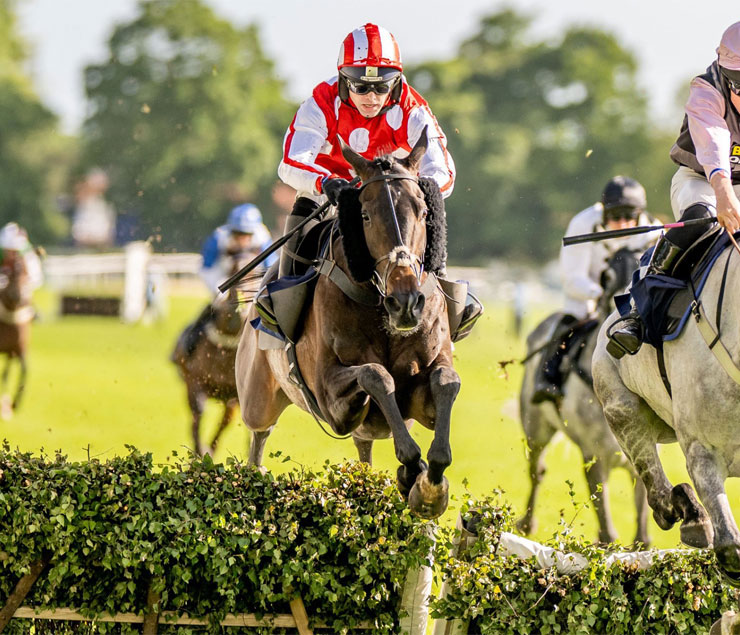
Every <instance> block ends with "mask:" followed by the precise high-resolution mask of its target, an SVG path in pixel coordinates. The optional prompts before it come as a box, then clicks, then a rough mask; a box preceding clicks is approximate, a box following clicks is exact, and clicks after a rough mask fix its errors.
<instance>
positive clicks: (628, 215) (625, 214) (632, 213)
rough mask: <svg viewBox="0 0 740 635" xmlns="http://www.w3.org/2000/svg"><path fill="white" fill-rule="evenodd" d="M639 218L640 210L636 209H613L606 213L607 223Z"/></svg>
mask: <svg viewBox="0 0 740 635" xmlns="http://www.w3.org/2000/svg"><path fill="white" fill-rule="evenodd" d="M639 217H640V210H639V209H637V208H636V207H613V208H612V209H608V210H606V211H605V212H604V218H605V219H606V220H607V221H610V220H614V221H619V220H637V219H638V218H639Z"/></svg>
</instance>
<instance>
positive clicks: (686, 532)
mask: <svg viewBox="0 0 740 635" xmlns="http://www.w3.org/2000/svg"><path fill="white" fill-rule="evenodd" d="M713 541H714V529H713V528H712V523H711V522H710V521H709V519H708V518H707V519H704V520H686V521H684V522H683V523H681V542H682V543H683V544H685V545H688V546H689V547H696V548H697V549H706V548H707V547H711V546H712V542H713Z"/></svg>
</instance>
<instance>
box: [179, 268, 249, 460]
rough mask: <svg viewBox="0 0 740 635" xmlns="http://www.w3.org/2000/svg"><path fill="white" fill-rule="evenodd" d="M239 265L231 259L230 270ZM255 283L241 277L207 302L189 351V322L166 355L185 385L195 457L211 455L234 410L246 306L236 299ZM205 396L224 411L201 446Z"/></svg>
mask: <svg viewBox="0 0 740 635" xmlns="http://www.w3.org/2000/svg"><path fill="white" fill-rule="evenodd" d="M240 264H241V263H236V262H235V264H234V271H236V270H238V269H239V266H240ZM257 283H258V280H257V279H254V278H252V279H250V280H245V281H244V282H243V283H242V285H241V286H240V287H236V286H235V287H232V288H231V289H230V290H229V292H228V293H227V294H223V295H220V296H219V297H217V298H216V299H215V300H214V301H213V302H212V303H211V305H210V318H209V319H208V321H207V322H206V324H205V326H204V328H203V333H202V335H201V336H200V337H199V338H198V340H197V342H196V344H195V348H194V349H193V350H192V352H189V351H188V350H187V348H188V346H187V343H186V340H187V337H186V336H187V333H188V331H189V329H190V328H191V327H192V325H189V326H188V327H186V328H185V330H184V331H183V332H182V333H181V334H180V337H179V338H178V340H177V344H176V346H175V350H174V351H173V352H172V355H171V356H170V359H171V360H172V361H173V362H174V363H175V364H177V366H178V369H179V371H180V375H181V376H182V378H183V380H184V381H185V385H186V387H187V393H188V406H189V407H190V412H191V415H192V420H191V428H192V434H193V444H194V450H195V452H196V453H197V454H198V455H199V456H202V455H203V454H204V452H207V453H208V454H211V455H212V454H213V453H214V452H215V450H216V446H217V445H218V441H219V438H220V437H221V434H222V433H223V431H224V430H225V429H226V426H228V424H229V422H230V421H231V419H232V418H233V416H234V413H235V411H236V408H237V405H238V400H237V392H236V380H235V378H234V361H235V358H236V348H237V345H238V343H239V336H240V335H241V331H242V327H243V326H244V322H245V320H246V316H247V308H248V306H249V304H248V303H247V302H246V301H245V300H244V299H242V298H240V294H241V293H246V294H249V293H250V292H251V293H254V291H255V290H256V286H257ZM248 288H251V291H249V290H248ZM209 397H210V398H212V399H216V400H218V401H220V402H221V403H223V406H224V412H223V416H222V417H221V422H220V423H219V426H218V429H217V430H216V433H215V435H214V436H213V439H212V440H211V442H210V444H208V447H205V445H204V443H203V441H202V440H201V435H200V423H201V419H202V417H203V410H204V408H205V404H206V400H207V399H208V398H209Z"/></svg>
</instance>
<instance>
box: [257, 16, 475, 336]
mask: <svg viewBox="0 0 740 635" xmlns="http://www.w3.org/2000/svg"><path fill="white" fill-rule="evenodd" d="M337 71H338V73H337V75H336V76H335V77H332V78H330V79H328V80H326V81H324V82H321V83H320V84H319V85H318V86H316V87H315V88H314V90H313V93H312V94H311V96H310V97H309V98H308V99H306V101H304V102H303V103H302V104H301V106H300V107H299V108H298V112H297V113H296V115H295V117H294V118H293V121H292V123H291V124H290V126H289V128H288V130H287V131H286V134H285V141H284V144H283V158H282V161H281V162H280V166H279V168H278V174H279V176H280V178H281V179H282V180H283V181H284V182H285V183H287V184H288V185H290V186H291V187H293V188H294V189H295V190H296V191H297V196H296V201H295V205H294V207H293V210H292V212H291V215H290V216H289V217H288V219H287V221H286V224H285V233H286V234H287V233H288V232H290V231H291V230H293V228H295V227H296V226H297V225H298V224H299V223H301V222H302V221H303V220H304V219H305V218H306V217H307V216H309V215H310V214H311V213H312V212H314V211H315V210H316V209H317V208H318V207H319V206H320V205H321V204H322V203H325V202H326V201H327V200H329V201H330V202H331V203H332V205H336V203H337V199H338V196H339V193H340V192H341V191H342V190H343V189H345V188H348V187H350V183H349V181H350V180H351V179H352V177H353V176H354V173H353V171H352V169H351V167H350V165H349V164H348V163H347V161H346V160H345V159H344V157H343V156H342V152H341V147H340V142H339V139H340V138H341V139H342V140H344V142H345V143H347V144H349V146H350V147H351V148H352V149H353V150H355V151H356V152H358V153H360V154H361V155H362V156H363V157H365V158H366V159H375V158H376V157H377V156H380V155H382V154H386V153H393V154H394V155H397V156H399V157H404V156H406V155H408V153H409V152H410V151H411V148H412V147H413V146H414V145H415V144H416V142H417V141H418V140H419V138H420V136H421V134H422V132H423V131H424V130H425V129H426V130H427V136H428V139H429V145H428V148H427V151H426V153H425V155H424V157H423V159H422V161H421V165H420V168H419V176H421V177H430V178H431V179H433V180H434V182H436V184H437V186H438V187H439V190H440V192H441V195H442V197H443V198H446V197H447V196H449V195H450V194H451V193H452V189H453V187H454V183H455V164H454V162H453V160H452V157H451V156H450V153H449V152H448V151H447V139H446V137H445V134H444V132H443V131H442V129H441V128H440V126H439V123H438V122H437V119H436V118H435V116H434V115H433V114H432V111H431V110H430V108H429V105H428V104H427V102H426V101H425V100H424V98H423V97H422V96H421V95H420V94H419V93H418V92H416V91H415V90H414V89H413V88H412V87H411V86H409V84H408V83H407V81H406V78H405V77H404V75H403V64H402V62H401V54H400V51H399V48H398V44H397V43H396V40H395V38H394V37H393V35H392V34H391V33H389V32H388V31H387V30H386V29H384V28H383V27H381V26H378V25H376V24H365V25H363V26H361V27H359V28H357V29H355V30H354V31H352V32H351V33H350V34H349V35H347V37H346V38H345V39H344V41H343V42H342V44H341V46H340V49H339V58H338V61H337ZM313 224H314V225H315V224H316V222H314V223H313ZM309 229H310V225H309V226H304V228H303V231H302V232H298V233H295V234H293V235H292V236H291V238H290V239H289V240H288V242H287V243H286V244H285V245H284V246H283V248H282V249H281V252H280V269H279V276H280V277H284V276H288V275H293V274H296V273H297V271H296V261H295V258H294V256H295V255H296V250H297V249H298V245H299V243H300V241H301V239H302V237H303V235H305V233H306V232H307V231H308V230H309ZM265 301H267V297H266V296H263V295H260V296H259V297H258V298H257V300H256V302H257V303H258V305H259V304H260V303H262V302H265ZM264 310H265V311H267V312H268V313H269V312H270V307H269V306H264ZM482 310H483V307H482V306H481V305H480V303H478V301H477V300H476V299H475V297H474V296H472V294H469V295H468V298H467V302H466V307H465V314H464V315H463V319H462V322H461V325H460V327H458V329H457V336H458V337H457V339H460V338H461V337H462V336H463V335H467V333H468V332H469V331H470V329H471V328H472V326H473V323H474V322H475V321H476V320H477V318H478V317H479V316H480V314H481V313H482Z"/></svg>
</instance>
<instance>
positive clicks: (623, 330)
mask: <svg viewBox="0 0 740 635" xmlns="http://www.w3.org/2000/svg"><path fill="white" fill-rule="evenodd" d="M683 252H684V249H682V248H680V247H677V246H676V245H674V244H673V243H672V242H671V241H670V240H669V239H668V238H667V237H666V236H665V234H664V235H662V236H661V237H660V239H659V240H658V242H657V244H656V245H655V249H654V250H653V255H652V256H651V258H650V263H649V264H648V266H647V271H646V273H645V275H648V276H649V275H664V276H669V275H671V274H672V273H673V267H674V266H675V264H676V262H677V261H678V259H679V257H680V256H681V254H682V253H683ZM615 327H617V328H615ZM607 334H608V336H609V343H608V344H607V345H606V350H607V352H608V353H609V354H610V355H611V356H612V357H614V359H621V358H622V357H623V356H624V354H625V353H628V354H629V355H634V354H635V353H637V351H639V350H640V347H641V346H642V340H643V337H644V325H643V323H642V319H641V318H640V314H639V313H638V311H637V308H636V307H635V306H633V307H632V309H631V310H630V312H629V314H628V315H627V317H623V318H620V319H619V320H617V321H616V322H614V324H612V325H611V327H609V329H608V331H607Z"/></svg>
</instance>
